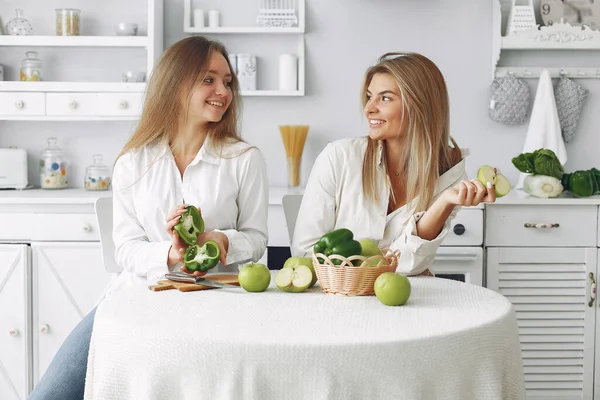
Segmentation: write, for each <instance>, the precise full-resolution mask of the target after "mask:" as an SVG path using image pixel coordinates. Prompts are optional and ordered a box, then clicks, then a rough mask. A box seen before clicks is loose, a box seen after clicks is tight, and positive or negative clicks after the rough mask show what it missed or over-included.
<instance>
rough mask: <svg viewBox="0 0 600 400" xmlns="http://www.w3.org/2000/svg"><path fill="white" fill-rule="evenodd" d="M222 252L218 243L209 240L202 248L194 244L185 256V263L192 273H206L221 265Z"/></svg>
mask: <svg viewBox="0 0 600 400" xmlns="http://www.w3.org/2000/svg"><path fill="white" fill-rule="evenodd" d="M220 257H221V250H219V245H218V244H217V242H215V241H212V240H208V241H206V242H205V243H204V244H203V245H202V246H199V245H197V244H192V245H190V246H188V248H187V249H186V250H185V253H184V255H183V263H184V264H185V266H186V267H187V269H188V270H190V271H192V272H196V271H200V272H206V271H208V270H209V269H212V268H214V267H215V266H216V265H217V264H218V263H219V258H220Z"/></svg>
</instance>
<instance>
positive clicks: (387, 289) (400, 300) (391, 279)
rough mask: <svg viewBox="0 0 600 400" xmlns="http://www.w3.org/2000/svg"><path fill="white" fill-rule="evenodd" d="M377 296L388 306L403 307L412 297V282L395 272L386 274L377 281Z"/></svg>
mask: <svg viewBox="0 0 600 400" xmlns="http://www.w3.org/2000/svg"><path fill="white" fill-rule="evenodd" d="M374 286H375V287H374V288H375V296H377V298H378V299H379V301H380V302H382V303H383V304H385V305H386V306H401V305H403V304H405V303H406V302H407V301H408V298H409V297H410V289H411V286H410V281H409V280H408V278H407V277H405V276H404V275H401V274H396V273H394V272H384V273H383V274H381V275H379V276H378V277H377V279H375V285H374Z"/></svg>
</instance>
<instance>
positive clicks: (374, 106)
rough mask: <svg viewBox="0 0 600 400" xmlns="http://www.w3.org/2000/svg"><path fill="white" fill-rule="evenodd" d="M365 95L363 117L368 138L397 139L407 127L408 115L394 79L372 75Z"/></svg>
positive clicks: (378, 74) (380, 74) (385, 74)
mask: <svg viewBox="0 0 600 400" xmlns="http://www.w3.org/2000/svg"><path fill="white" fill-rule="evenodd" d="M366 95H367V98H366V104H365V116H366V117H367V121H368V122H369V128H370V129H369V137H370V138H371V139H374V140H386V139H396V138H398V137H399V136H400V135H401V134H402V132H403V131H404V127H405V126H406V125H407V120H408V113H407V112H406V110H405V108H404V105H403V103H402V98H401V96H400V90H399V89H398V84H397V83H396V81H395V80H394V78H393V77H392V76H391V75H390V74H387V73H382V72H378V73H376V74H374V75H373V79H371V82H370V83H369V86H368V88H367V93H366Z"/></svg>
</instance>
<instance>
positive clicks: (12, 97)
mask: <svg viewBox="0 0 600 400" xmlns="http://www.w3.org/2000/svg"><path fill="white" fill-rule="evenodd" d="M45 114H46V105H45V97H44V93H36V92H4V93H0V115H45Z"/></svg>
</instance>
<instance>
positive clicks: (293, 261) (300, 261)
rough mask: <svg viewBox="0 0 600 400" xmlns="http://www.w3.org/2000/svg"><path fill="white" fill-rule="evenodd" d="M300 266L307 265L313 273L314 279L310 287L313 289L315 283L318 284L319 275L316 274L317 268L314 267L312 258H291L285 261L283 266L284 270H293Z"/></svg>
mask: <svg viewBox="0 0 600 400" xmlns="http://www.w3.org/2000/svg"><path fill="white" fill-rule="evenodd" d="M298 265H306V266H307V267H308V268H309V269H310V270H311V272H312V275H313V278H312V281H310V286H309V287H313V286H314V285H315V283H317V273H316V272H315V267H314V266H313V261H312V258H310V257H290V258H288V259H287V260H285V263H284V264H283V268H291V267H296V266H298Z"/></svg>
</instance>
